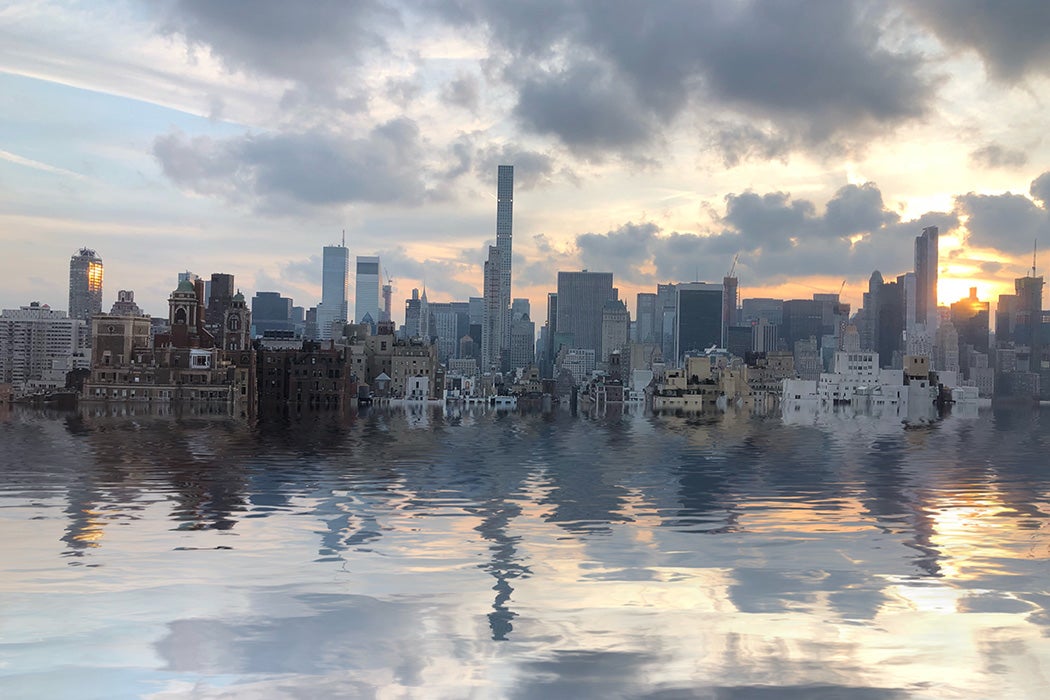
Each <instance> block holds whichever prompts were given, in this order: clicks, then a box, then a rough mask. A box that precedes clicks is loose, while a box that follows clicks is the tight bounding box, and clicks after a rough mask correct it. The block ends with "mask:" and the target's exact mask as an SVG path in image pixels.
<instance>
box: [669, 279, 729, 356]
mask: <svg viewBox="0 0 1050 700" xmlns="http://www.w3.org/2000/svg"><path fill="white" fill-rule="evenodd" d="M722 295H723V290H722V285H720V284H708V283H706V282H690V283H688V284H679V285H677V293H676V295H675V296H676V300H677V303H676V304H675V334H674V346H675V349H674V358H675V360H674V361H675V363H676V364H679V365H680V364H681V362H682V358H683V357H684V356H685V353H687V352H690V351H695V352H703V351H704V350H706V349H707V348H709V347H712V346H716V347H717V346H719V345H721V344H722V308H723V306H722V304H723V302H722Z"/></svg>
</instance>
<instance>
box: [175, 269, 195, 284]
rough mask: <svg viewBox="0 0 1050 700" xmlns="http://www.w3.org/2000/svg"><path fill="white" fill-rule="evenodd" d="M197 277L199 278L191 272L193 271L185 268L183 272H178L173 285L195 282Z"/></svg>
mask: <svg viewBox="0 0 1050 700" xmlns="http://www.w3.org/2000/svg"><path fill="white" fill-rule="evenodd" d="M199 279H200V277H198V276H197V274H196V273H193V272H190V271H189V270H186V271H185V272H180V273H179V279H178V280H177V281H176V282H175V286H176V287H178V286H179V285H180V284H181V283H183V282H190V283H193V282H196V281H197V280H199Z"/></svg>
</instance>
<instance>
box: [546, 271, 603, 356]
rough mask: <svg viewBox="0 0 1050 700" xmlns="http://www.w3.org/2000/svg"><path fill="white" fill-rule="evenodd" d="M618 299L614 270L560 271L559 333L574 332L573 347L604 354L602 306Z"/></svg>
mask: <svg viewBox="0 0 1050 700" xmlns="http://www.w3.org/2000/svg"><path fill="white" fill-rule="evenodd" d="M616 298H617V295H616V290H614V289H613V275H612V273H611V272H588V271H587V270H583V271H582V272H559V273H558V315H557V319H558V326H557V333H559V334H564V333H571V334H572V347H574V348H582V349H585V350H593V351H594V356H595V357H601V356H602V347H601V345H602V309H603V308H605V302H607V301H609V300H610V299H614V300H615V299H616Z"/></svg>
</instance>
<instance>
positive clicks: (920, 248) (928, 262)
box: [909, 226, 940, 334]
mask: <svg viewBox="0 0 1050 700" xmlns="http://www.w3.org/2000/svg"><path fill="white" fill-rule="evenodd" d="M938 256H939V250H938V233H937V227H936V226H927V227H926V228H924V229H923V230H922V235H921V236H916V237H915V318H914V322H915V323H917V324H925V326H926V330H927V332H928V333H931V334H932V333H934V332H935V331H936V330H937V324H938V321H939V320H940V317H939V316H938V315H937V267H938ZM911 320H912V319H909V321H911Z"/></svg>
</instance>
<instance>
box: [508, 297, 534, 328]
mask: <svg viewBox="0 0 1050 700" xmlns="http://www.w3.org/2000/svg"><path fill="white" fill-rule="evenodd" d="M531 312H532V309H531V308H530V306H529V300H528V299H515V300H514V301H512V302H511V304H510V320H511V322H514V321H517V320H518V319H519V318H521V317H522V316H532V313H531Z"/></svg>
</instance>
